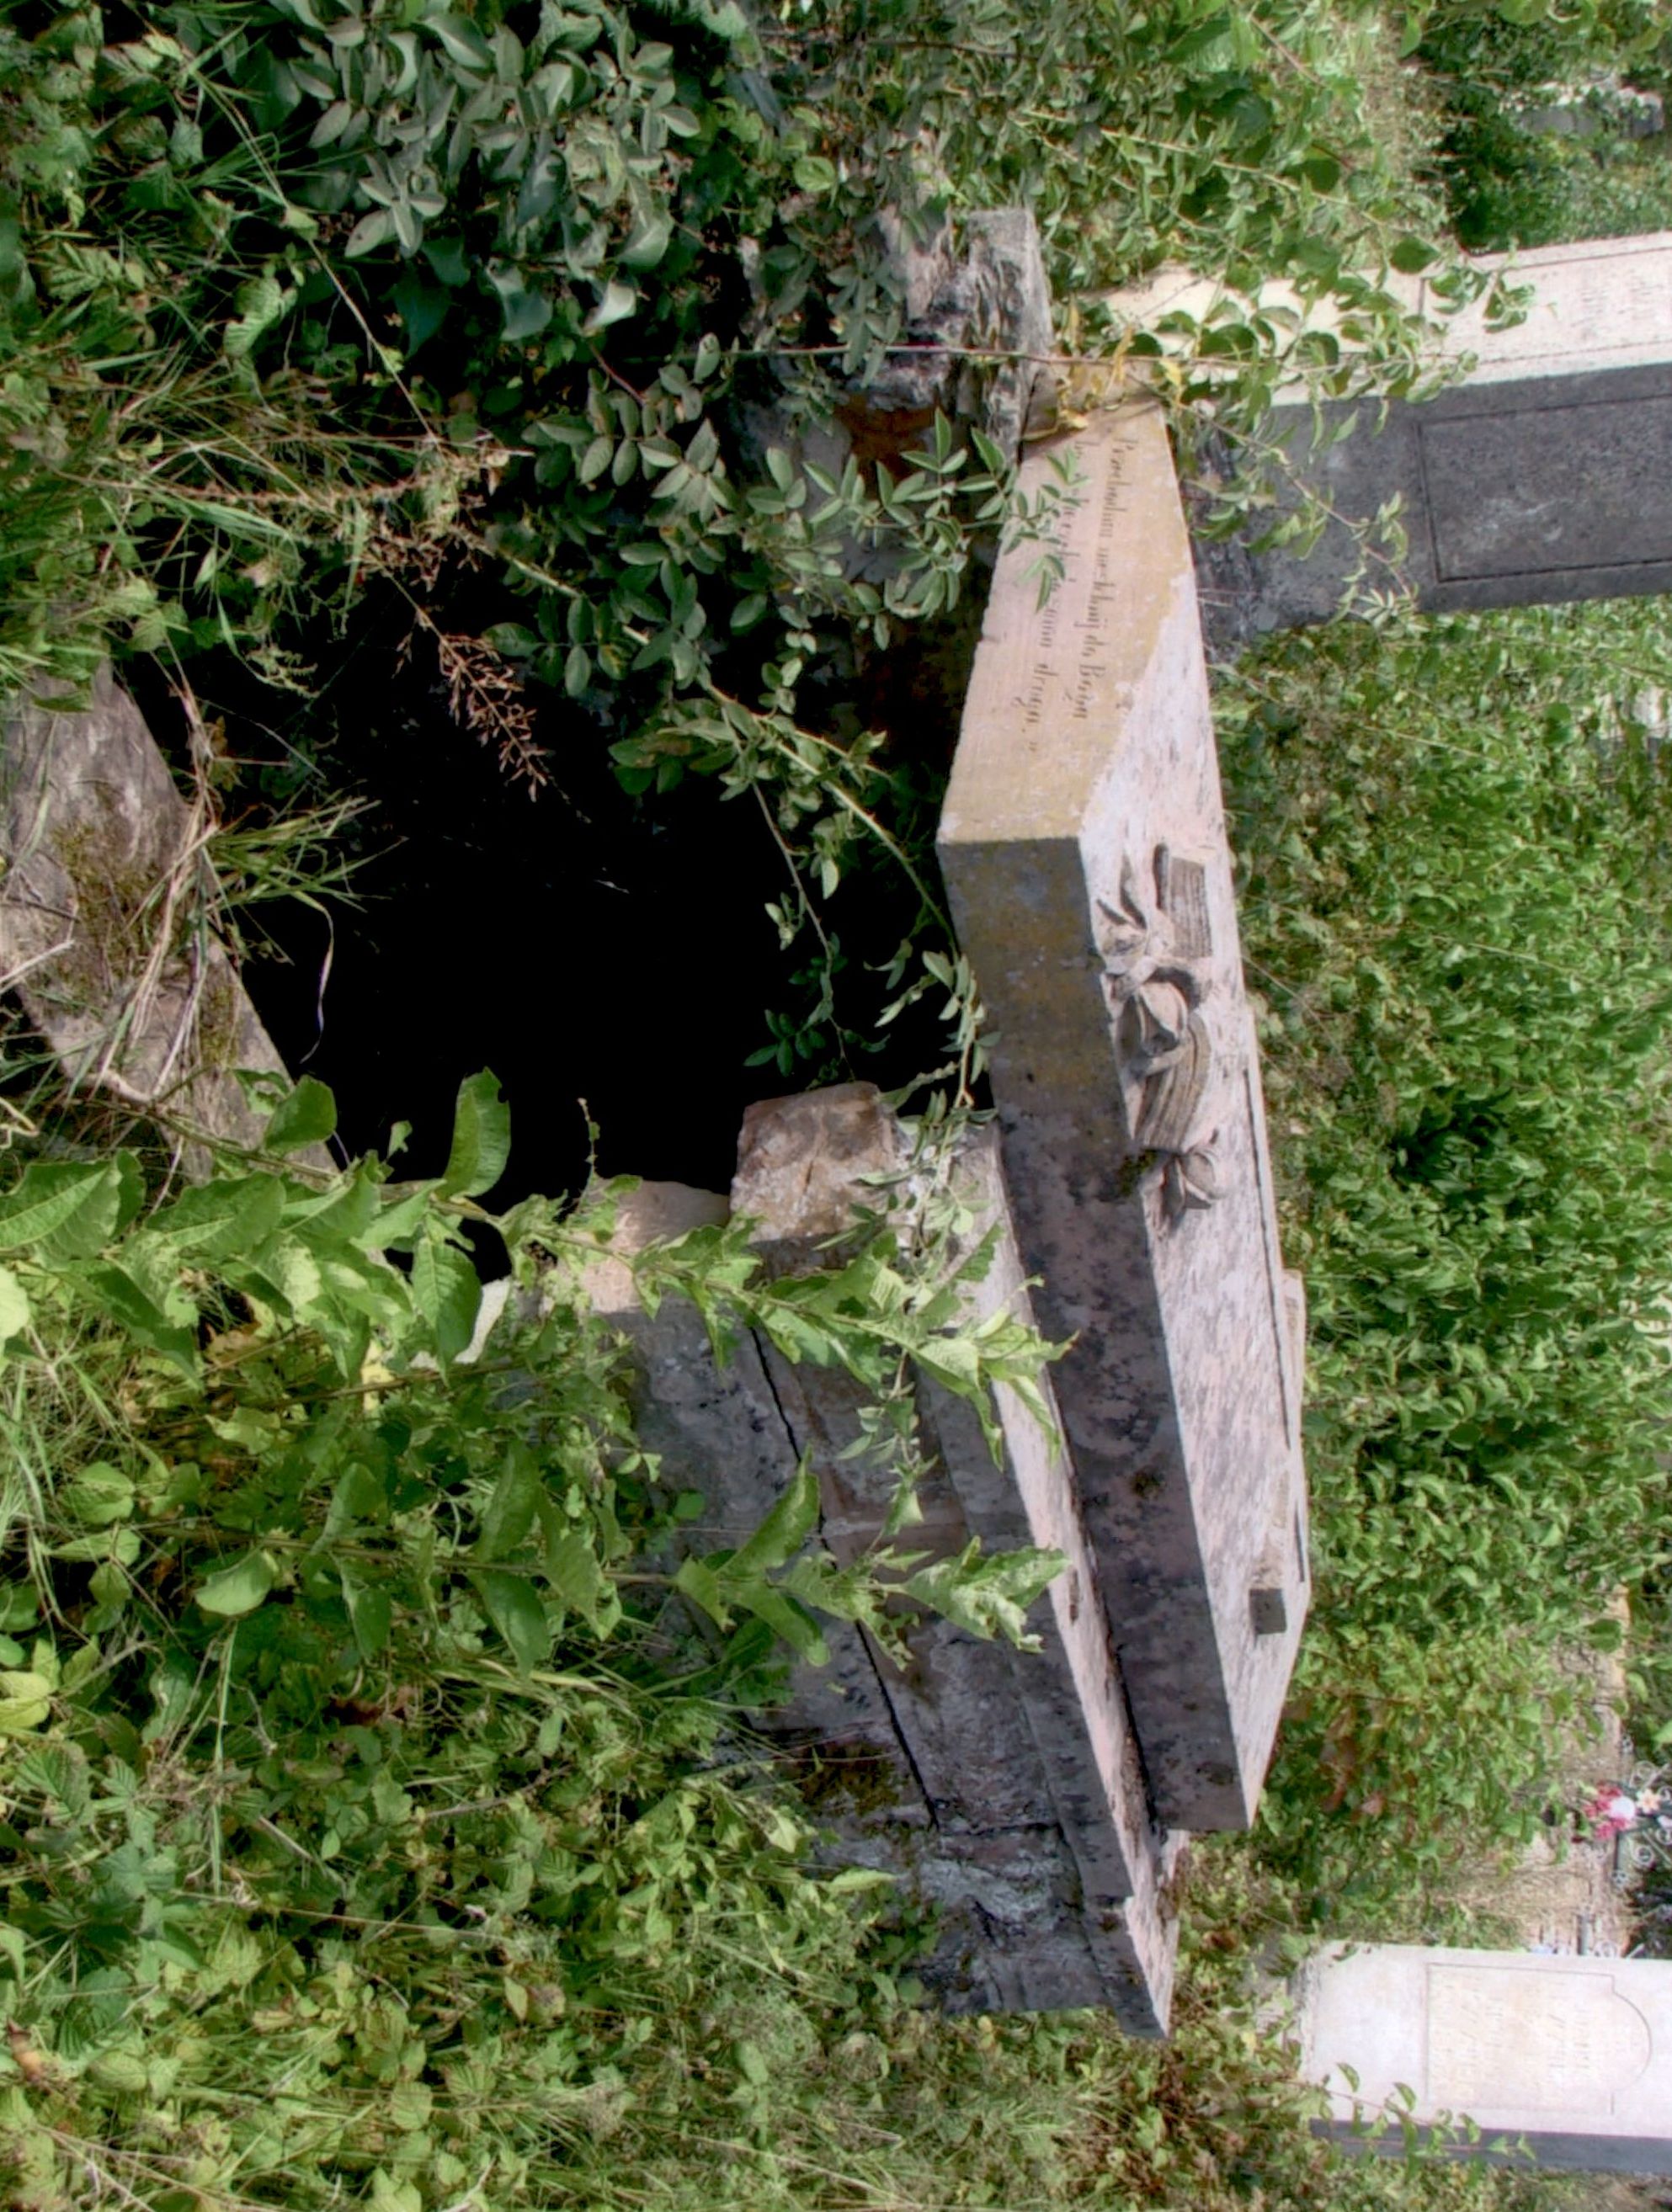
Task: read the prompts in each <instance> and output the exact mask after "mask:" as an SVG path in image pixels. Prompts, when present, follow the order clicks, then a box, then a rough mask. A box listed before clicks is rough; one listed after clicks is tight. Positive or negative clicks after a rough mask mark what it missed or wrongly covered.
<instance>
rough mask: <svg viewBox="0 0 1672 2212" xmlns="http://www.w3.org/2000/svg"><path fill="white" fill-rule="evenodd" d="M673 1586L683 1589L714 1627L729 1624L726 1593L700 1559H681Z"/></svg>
mask: <svg viewBox="0 0 1672 2212" xmlns="http://www.w3.org/2000/svg"><path fill="white" fill-rule="evenodd" d="M673 1587H674V1588H675V1589H677V1590H683V1591H684V1594H685V1595H686V1596H687V1597H688V1598H690V1600H691V1601H692V1602H693V1604H695V1605H697V1606H699V1607H701V1608H702V1611H703V1612H704V1613H707V1614H708V1618H709V1620H712V1621H713V1622H714V1626H715V1627H716V1628H729V1627H730V1626H731V1625H732V1614H731V1608H730V1607H728V1606H727V1602H726V1594H725V1592H724V1590H723V1589H721V1588H720V1582H719V1580H718V1578H717V1577H716V1576H715V1574H714V1570H713V1569H712V1568H711V1567H708V1566H705V1565H703V1563H702V1560H701V1559H682V1560H681V1561H680V1562H679V1566H678V1572H677V1573H676V1574H675V1576H674V1577H673Z"/></svg>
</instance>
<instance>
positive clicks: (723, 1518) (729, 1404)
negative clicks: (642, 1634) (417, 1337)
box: [583, 1182, 928, 1826]
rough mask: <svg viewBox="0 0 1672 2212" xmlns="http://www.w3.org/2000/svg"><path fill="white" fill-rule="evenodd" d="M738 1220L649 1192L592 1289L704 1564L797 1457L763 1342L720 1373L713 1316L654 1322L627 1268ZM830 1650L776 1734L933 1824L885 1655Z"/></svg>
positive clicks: (772, 1721)
mask: <svg viewBox="0 0 1672 2212" xmlns="http://www.w3.org/2000/svg"><path fill="white" fill-rule="evenodd" d="M728 1212H729V1208H728V1206H727V1200H726V1199H725V1198H724V1197H723V1196H722V1195H721V1194H720V1193H718V1192H715V1191H707V1190H693V1189H691V1188H690V1187H689V1186H688V1185H687V1184H684V1183H665V1182H664V1183H659V1182H645V1183H641V1184H640V1185H639V1187H638V1188H637V1190H636V1191H635V1192H634V1193H633V1194H631V1196H630V1197H629V1198H627V1199H625V1200H618V1201H617V1207H616V1220H615V1229H614V1234H613V1237H612V1238H611V1244H610V1247H609V1250H608V1252H607V1253H605V1254H603V1255H600V1256H599V1259H597V1260H595V1261H591V1262H589V1264H588V1266H587V1271H586V1274H585V1277H584V1279H583V1280H584V1286H585V1288H586V1291H587V1296H588V1297H589V1298H590V1300H591V1302H592V1304H593V1307H594V1309H595V1310H597V1311H598V1312H599V1314H601V1315H602V1316H604V1317H605V1319H606V1320H608V1321H610V1322H613V1323H614V1325H615V1326H616V1327H617V1328H619V1329H620V1330H621V1331H622V1332H623V1334H624V1335H625V1336H626V1337H627V1339H628V1340H629V1343H630V1345H631V1346H632V1352H633V1360H634V1365H635V1370H636V1377H635V1389H634V1393H633V1410H634V1417H635V1424H636V1426H637V1431H638V1435H639V1438H640V1441H641V1443H642V1444H643V1445H644V1448H645V1449H646V1450H647V1451H651V1452H656V1453H660V1455H662V1457H663V1459H664V1460H665V1462H666V1465H667V1467H668V1468H670V1469H672V1470H677V1472H678V1480H679V1481H680V1482H681V1483H682V1484H684V1485H685V1486H689V1487H690V1488H691V1489H693V1490H700V1491H701V1492H702V1495H703V1497H704V1498H705V1499H706V1500H707V1501H708V1510H707V1511H706V1512H705V1513H704V1515H703V1516H702V1519H701V1520H700V1521H698V1522H694V1523H692V1524H691V1525H690V1528H689V1529H688V1531H687V1536H688V1541H689V1545H690V1549H692V1550H694V1551H696V1552H710V1551H716V1550H718V1549H719V1548H720V1547H721V1546H722V1545H725V1546H731V1547H736V1546H737V1545H739V1544H740V1543H742V1542H743V1541H744V1540H745V1537H747V1536H749V1535H750V1534H752V1533H753V1531H754V1530H755V1529H756V1528H758V1527H759V1525H760V1523H761V1522H762V1521H763V1520H764V1519H765V1517H766V1515H767V1514H768V1512H769V1510H771V1508H772V1505H773V1504H774V1503H775V1500H776V1499H777V1498H780V1497H781V1495H782V1493H783V1492H784V1491H785V1490H786V1489H787V1487H788V1486H789V1483H790V1480H791V1479H792V1477H793V1474H794V1473H795V1467H796V1458H797V1447H796V1444H795V1441H794V1439H793V1437H792V1436H791V1434H790V1431H789V1429H788V1426H787V1424H786V1422H785V1419H784V1415H783V1411H782V1408H781V1407H780V1405H779V1403H778V1400H777V1397H776V1395H775V1393H774V1390H773V1388H772V1385H771V1383H770V1382H769V1380H768V1377H767V1374H766V1370H765V1369H764V1367H763V1364H762V1359H761V1353H760V1349H759V1347H758V1346H757V1344H756V1342H755V1340H754V1339H753V1338H752V1337H745V1338H744V1339H743V1340H741V1341H740V1342H739V1345H738V1346H737V1349H736V1352H734V1354H733V1358H731V1360H730V1361H729V1362H728V1364H727V1365H726V1366H724V1367H721V1366H720V1365H719V1364H718V1363H717V1362H716V1361H715V1359H714V1353H713V1351H712V1349H711V1347H710V1346H709V1343H708V1332H707V1330H706V1329H705V1328H704V1327H703V1325H702V1319H701V1317H700V1316H698V1315H697V1313H696V1310H694V1309H693V1308H692V1307H690V1306H689V1305H687V1304H685V1303H684V1301H683V1300H682V1299H679V1298H666V1299H664V1300H663V1302H662V1304H660V1307H659V1308H658V1310H657V1311H656V1313H655V1314H654V1316H653V1315H650V1314H648V1313H647V1312H646V1311H645V1310H644V1307H643V1305H642V1304H641V1301H640V1299H639V1296H638V1292H637V1291H636V1289H635V1286H634V1282H633V1276H632V1272H631V1270H630V1268H629V1267H627V1266H625V1265H624V1264H623V1259H624V1256H625V1255H629V1254H632V1253H635V1252H640V1251H642V1250H643V1249H644V1248H645V1246H646V1245H648V1244H652V1243H661V1242H664V1241H666V1240H667V1239H670V1238H672V1237H680V1236H683V1235H684V1233H685V1231H687V1230H690V1229H696V1228H700V1227H702V1226H704V1225H707V1224H709V1223H712V1222H716V1221H724V1220H725V1219H726V1218H727V1213H728ZM613 1255H623V1256H622V1257H617V1256H613ZM825 1640H826V1642H827V1644H829V1646H830V1665H829V1666H828V1667H827V1668H800V1670H799V1671H798V1673H797V1675H796V1680H795V1686H794V1696H793V1700H792V1702H791V1704H790V1705H788V1706H787V1707H786V1708H782V1709H781V1710H780V1711H777V1712H775V1713H774V1714H772V1715H770V1716H768V1717H766V1724H767V1727H768V1729H769V1732H771V1733H775V1734H779V1735H787V1736H789V1737H790V1738H792V1739H793V1740H794V1741H806V1743H808V1744H809V1745H810V1746H812V1747H815V1748H816V1749H817V1752H818V1757H819V1759H820V1762H821V1765H823V1766H824V1768H825V1769H827V1770H839V1769H840V1767H841V1766H842V1764H843V1763H844V1761H845V1762H847V1763H848V1764H849V1765H851V1766H852V1767H853V1769H854V1771H855V1773H856V1774H862V1775H863V1777H864V1783H865V1787H864V1793H863V1794H864V1796H865V1798H866V1802H867V1803H868V1804H874V1805H875V1806H876V1807H877V1808H885V1809H886V1810H887V1812H888V1815H889V1818H890V1820H891V1822H893V1823H894V1824H896V1825H898V1824H901V1823H903V1824H905V1825H907V1826H910V1825H923V1824H926V1823H927V1818H928V1815H927V1808H925V1807H924V1806H923V1805H922V1802H921V1795H920V1793H919V1791H918V1789H917V1784H916V1780H915V1776H914V1774H913V1772H912V1768H911V1762H910V1759H909V1757H908V1755H907V1753H906V1752H905V1749H904V1747H903V1745H902V1744H901V1742H900V1740H899V1735H898V1732H897V1729H896V1728H895V1725H894V1721H893V1717H892V1714H891V1710H890V1707H889V1704H888V1700H887V1699H886V1698H885V1696H884V1694H883V1692H882V1690H881V1688H880V1686H879V1683H878V1680H877V1667H876V1662H875V1659H874V1657H873V1656H872V1654H871V1653H870V1652H869V1651H867V1650H866V1647H865V1645H864V1643H863V1642H862V1640H861V1638H860V1635H859V1632H858V1631H857V1630H854V1629H848V1628H845V1627H844V1626H842V1624H841V1623H839V1622H832V1623H830V1626H829V1627H828V1628H827V1631H826V1637H825ZM861 1825H862V1824H861Z"/></svg>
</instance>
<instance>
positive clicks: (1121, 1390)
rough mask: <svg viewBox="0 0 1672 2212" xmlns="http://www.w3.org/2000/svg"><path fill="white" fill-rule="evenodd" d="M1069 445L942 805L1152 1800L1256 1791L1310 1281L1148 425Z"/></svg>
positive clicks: (1110, 427) (981, 654)
mask: <svg viewBox="0 0 1672 2212" xmlns="http://www.w3.org/2000/svg"><path fill="white" fill-rule="evenodd" d="M1054 453H1055V456H1057V457H1061V456H1067V459H1069V461H1071V462H1072V464H1073V467H1074V469H1075V470H1076V471H1077V472H1078V478H1079V483H1078V501H1079V503H1078V504H1077V505H1075V506H1074V507H1073V508H1072V509H1071V510H1069V511H1068V512H1067V513H1063V514H1062V515H1061V516H1060V517H1059V519H1058V521H1057V524H1056V526H1055V539H1054V542H1053V545H1052V547H1051V548H1050V549H1049V551H1050V553H1051V554H1052V555H1054V556H1055V559H1056V560H1057V561H1058V562H1060V564H1061V572H1062V573H1061V580H1060V581H1059V582H1058V583H1057V584H1056V586H1055V590H1054V591H1052V592H1051V593H1050V594H1049V598H1048V599H1046V601H1045V603H1044V605H1043V607H1042V605H1041V603H1040V577H1039V574H1038V571H1037V562H1038V557H1039V550H1038V549H1037V548H1036V547H1032V546H1029V545H1020V546H1017V547H1014V548H1012V550H1008V551H1006V553H1005V554H1004V555H1003V556H1001V558H1000V562H999V566H998V569H997V572H996V574H995V576H994V586H993V592H992V595H991V598H990V600H989V602H988V611H987V615H986V619H985V622H984V624H983V629H982V640H981V644H980V647H979V649H978V651H977V653H976V661H975V667H974V671H973V673H972V676H971V680H970V690H969V696H968V698H967V701H966V702H965V708H964V725H963V732H962V736H961V738H960V741H959V745H958V755H957V758H956V761H955V763H954V765H953V769H952V781H951V785H950V787H949V789H948V792H947V795H946V801H945V809H944V811H943V814H942V817H941V823H940V831H939V854H940V860H941V866H942V870H943V872H944V874H945V881H946V887H947V891H948V895H949V897H950V899H951V902H952V910H953V916H954V920H955V921H956V924H957V927H958V936H959V939H960V941H961V942H962V945H963V947H964V951H965V952H966V953H967V955H968V956H969V958H970V962H971V964H972V966H973V968H974V969H975V973H976V977H977V980H978V981H979V983H980V986H981V990H982V999H983V1001H984V1003H985V1005H986V1007H987V1011H988V1016H989V1018H990V1022H991V1027H992V1030H993V1033H994V1035H993V1053H992V1085H993V1093H994V1100H995V1102H996V1103H997V1106H998V1109H999V1119H1000V1127H1001V1128H1002V1130H1003V1143H1004V1160H1005V1168H1006V1181H1007V1183H1008V1187H1009V1189H1010V1194H1011V1200H1012V1207H1013V1210H1014V1214H1015V1220H1016V1230H1017V1236H1018V1243H1019V1246H1020V1250H1021V1255H1022V1259H1023V1261H1024V1264H1025V1266H1026V1267H1027V1269H1028V1271H1029V1272H1030V1273H1032V1274H1034V1275H1036V1276H1037V1277H1038V1278H1039V1279H1040V1281H1039V1285H1038V1287H1037V1289H1036V1291H1035V1292H1034V1305H1035V1310H1036V1311H1037V1316H1038V1320H1039V1324H1040V1326H1041V1327H1042V1328H1043V1329H1044V1331H1045V1332H1046V1334H1048V1335H1049V1336H1051V1337H1053V1338H1056V1339H1065V1338H1069V1337H1073V1339H1074V1340H1075V1342H1074V1346H1073V1350H1072V1351H1071V1352H1069V1353H1068V1355H1067V1358H1065V1359H1064V1360H1063V1361H1062V1362H1061V1364H1060V1366H1058V1367H1057V1368H1056V1369H1055V1387H1056V1393H1057V1397H1058V1401H1059V1403H1060V1405H1061V1412H1062V1416H1063V1419H1064V1422H1065V1425H1066V1429H1067V1439H1068V1444H1069V1449H1070V1453H1071V1456H1072V1459H1073V1465H1074V1469H1075V1474H1076V1480H1077V1483H1078V1490H1079V1503H1080V1508H1081V1511H1082V1514H1083V1516H1084V1519H1085V1528H1086V1530H1087V1534H1088V1536H1089V1540H1090V1543H1091V1552H1092V1555H1093V1559H1094V1562H1095V1565H1096V1570H1097V1581H1098V1584H1099V1587H1100V1589H1101V1592H1102V1595H1103V1599H1104V1605H1105V1607H1106V1608H1107V1613H1108V1620H1109V1625H1110V1633H1111V1635H1112V1636H1113V1638H1114V1642H1115V1646H1116V1653H1117V1656H1118V1659H1119V1662H1120V1667H1121V1671H1122V1676H1123V1678H1124V1680H1125V1683H1126V1687H1127V1692H1128V1698H1129V1699H1130V1701H1131V1706H1132V1713H1133V1720H1134V1727H1135V1729H1136V1732H1137V1737H1138V1741H1139V1745H1140V1750H1141V1753H1142V1756H1143V1760H1144V1765H1145V1768H1146V1773H1147V1776H1148V1778H1149V1783H1150V1787H1151V1790H1152V1795H1153V1798H1154V1802H1155V1805H1156V1808H1157V1812H1158V1817H1159V1819H1160V1820H1162V1821H1163V1822H1164V1824H1165V1825H1167V1826H1172V1827H1178V1828H1189V1829H1219V1828H1234V1827H1241V1826H1246V1825H1247V1824H1248V1823H1249V1821H1250V1820H1251V1819H1252V1817H1253V1814H1254V1809H1255V1806H1256V1802H1257V1800H1258V1796H1259V1791H1260V1786H1261V1783H1262V1778H1263V1776H1264V1773H1265V1770H1266V1765H1267V1763H1268V1759H1269V1757H1270V1753H1271V1749H1272V1744H1273V1740H1274V1735H1275V1732H1276V1729H1277V1724H1278V1720H1279V1717H1280V1713H1281V1710H1282V1705H1283V1699H1284V1692H1285V1690H1286V1686H1287V1683H1288V1680H1289V1676H1290V1674H1291V1671H1292V1667H1293V1662H1294V1658H1295V1653H1296V1649H1297V1646H1298V1639H1299V1636H1300V1629H1301V1623H1302V1621H1303V1620H1304V1615H1305V1613H1306V1608H1307V1602H1308V1595H1309V1590H1308V1571H1307V1558H1306V1499H1305V1488H1304V1479H1303V1475H1302V1470H1301V1460H1300V1432H1299V1414H1300V1407H1299V1391H1300V1378H1301V1357H1300V1342H1299V1331H1300V1313H1299V1305H1298V1285H1296V1284H1293V1283H1292V1282H1290V1281H1289V1280H1287V1279H1286V1277H1285V1275H1284V1272H1283V1268H1282V1264H1281V1261H1280V1253H1279V1246H1278V1236H1277V1223H1276V1217H1275V1214H1274V1209H1273V1200H1272V1186H1271V1170H1270V1164H1269V1161H1268V1155H1267V1146H1266V1133H1265V1114H1264V1108H1263V1105H1262V1097H1261V1089H1260V1071H1259V1064H1258V1058H1257V1054H1256V1048H1255V1038H1254V1030H1253V1024H1252V1020H1251V1017H1250V1014H1249V1006H1248V1002H1247V999H1246V997H1245V995H1244V992H1243V978H1242V966H1241V956H1240V952H1239V949H1238V944H1237V915H1236V906H1235V901H1234V897H1233V895H1232V886H1231V854H1230V852H1229V849H1228V848H1227V845H1226V842H1225V819H1224V811H1223V806H1222V803H1221V799H1220V794H1219V770H1218V762H1217V756H1216V753H1215V750H1214V744H1213V726H1212V720H1211V717H1210V714H1209V708H1208V696H1207V673H1206V669H1205V665H1204V659H1203V651H1202V641H1201V624H1200V620H1199V617H1198V612H1197V605H1196V596H1195V580H1194V576H1193V574H1192V568H1191V559H1190V549H1189V539H1188V537H1187V534H1186V531H1185V526H1184V518H1183V511H1182V508H1181V506H1180V502H1179V496H1178V489H1177V484H1176V478H1175V476H1174V471H1173V465H1172V459H1171V454H1170V448H1169V445H1168V440H1167V434H1166V429H1165V426H1164V421H1163V418H1162V416H1161V414H1160V412H1159V410H1158V409H1157V408H1155V407H1154V406H1153V405H1152V404H1147V403H1139V404H1128V405H1126V406H1123V407H1122V408H1120V409H1118V410H1111V411H1110V412H1107V413H1104V414H1102V415H1098V416H1093V417H1092V418H1091V422H1090V423H1089V425H1088V427H1087V428H1085V430H1083V431H1082V432H1081V433H1080V434H1079V435H1077V436H1075V437H1073V439H1071V440H1067V441H1062V442H1061V443H1060V444H1059V446H1058V447H1055V449H1053V450H1052V451H1048V450H1042V449H1041V448H1038V447H1036V448H1034V450H1033V451H1032V453H1031V455H1030V457H1029V459H1028V460H1027V462H1026V464H1025V465H1024V471H1023V483H1024V489H1026V490H1028V491H1029V492H1030V493H1037V492H1038V491H1039V490H1040V489H1042V487H1043V486H1045V485H1047V484H1049V483H1051V482H1052V481H1053V480H1054V479H1053V473H1052V461H1053V458H1054Z"/></svg>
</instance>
